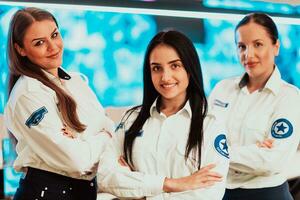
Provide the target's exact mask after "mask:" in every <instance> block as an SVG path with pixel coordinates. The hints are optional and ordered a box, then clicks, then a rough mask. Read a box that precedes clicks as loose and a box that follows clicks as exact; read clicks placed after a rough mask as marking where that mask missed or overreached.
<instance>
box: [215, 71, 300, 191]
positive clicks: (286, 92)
mask: <svg viewBox="0 0 300 200" xmlns="http://www.w3.org/2000/svg"><path fill="white" fill-rule="evenodd" d="M246 81H247V76H245V75H244V76H243V77H242V78H241V77H239V78H232V79H227V80H223V81H221V82H220V83H218V84H217V85H216V87H215V88H214V90H213V91H212V93H211V95H210V98H209V109H211V112H212V113H213V114H215V115H216V116H217V117H218V116H222V117H223V118H224V119H226V124H227V130H228V143H229V146H230V150H231V151H230V168H229V174H228V177H227V188H264V187H273V186H278V185H280V184H282V183H283V182H284V181H286V177H285V176H284V175H283V171H284V169H285V168H287V167H288V166H286V163H288V161H289V160H290V158H291V157H292V156H293V154H294V153H295V152H296V149H297V146H298V144H299V138H300V106H299V103H300V96H299V90H298V89H297V88H296V87H294V86H292V85H290V84H288V83H286V82H285V81H283V80H282V79H281V76H280V72H279V70H278V69H277V67H276V68H275V70H274V72H273V73H272V75H271V77H270V78H269V80H268V81H267V83H266V85H265V87H264V88H262V89H260V90H257V91H255V92H253V93H251V94H250V93H249V92H248V89H247V86H246ZM266 138H273V139H274V140H275V141H274V143H273V147H272V148H271V149H268V148H259V147H258V146H257V145H256V142H262V141H264V140H265V139H266Z"/></svg>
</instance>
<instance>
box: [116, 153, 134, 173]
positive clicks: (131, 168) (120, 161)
mask: <svg viewBox="0 0 300 200" xmlns="http://www.w3.org/2000/svg"><path fill="white" fill-rule="evenodd" d="M118 162H119V164H120V165H121V166H123V167H127V168H128V169H129V170H130V171H134V170H133V167H131V166H130V165H129V164H128V163H127V162H126V160H125V158H124V156H120V157H119V159H118Z"/></svg>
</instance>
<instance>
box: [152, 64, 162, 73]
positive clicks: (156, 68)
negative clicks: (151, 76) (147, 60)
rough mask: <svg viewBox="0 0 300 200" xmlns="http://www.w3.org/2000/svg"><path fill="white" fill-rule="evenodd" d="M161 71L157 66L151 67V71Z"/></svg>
mask: <svg viewBox="0 0 300 200" xmlns="http://www.w3.org/2000/svg"><path fill="white" fill-rule="evenodd" d="M160 69H161V67H160V66H159V65H156V66H153V67H152V71H154V72H157V71H159V70H160Z"/></svg>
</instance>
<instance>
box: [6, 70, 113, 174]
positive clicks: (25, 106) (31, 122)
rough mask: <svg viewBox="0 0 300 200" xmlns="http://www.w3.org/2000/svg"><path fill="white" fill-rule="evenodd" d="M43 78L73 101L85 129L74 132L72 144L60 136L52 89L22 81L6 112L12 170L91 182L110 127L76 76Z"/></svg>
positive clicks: (56, 101) (37, 82)
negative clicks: (14, 155) (11, 137)
mask: <svg viewBox="0 0 300 200" xmlns="http://www.w3.org/2000/svg"><path fill="white" fill-rule="evenodd" d="M45 73H46V75H47V76H48V77H49V78H50V80H52V81H54V82H55V83H56V84H57V85H59V86H60V87H61V88H63V89H64V90H65V91H66V92H67V93H68V94H69V95H71V96H72V98H73V99H74V100H75V102H76V103H77V114H78V116H79V120H80V122H81V123H83V124H85V125H86V126H87V128H86V130H85V131H84V132H82V133H77V138H75V139H71V138H69V137H66V136H64V135H63V133H62V130H61V129H62V128H63V120H62V116H61V113H60V112H59V110H58V107H57V103H58V100H57V96H56V94H55V92H54V90H52V89H50V88H49V87H47V86H45V85H44V84H42V83H41V82H39V81H38V80H36V79H33V78H30V77H27V76H21V77H20V78H19V80H18V81H17V83H16V84H15V86H14V88H13V90H12V92H11V95H10V97H9V100H8V102H7V105H6V108H5V113H4V117H5V124H6V127H7V128H8V129H9V131H10V132H11V133H12V134H13V135H14V136H15V137H16V139H17V140H18V143H17V146H16V151H17V154H18V156H17V158H16V160H15V163H14V168H15V169H16V170H17V171H26V167H33V168H38V169H42V170H46V171H50V172H54V173H58V174H61V175H65V176H69V177H73V178H79V179H92V178H93V177H94V176H95V174H96V170H95V169H97V166H96V165H97V163H98V161H99V158H100V155H101V153H102V152H103V150H104V147H105V145H106V144H107V143H108V141H109V140H110V139H109V136H108V134H106V133H103V132H101V130H103V129H105V130H108V131H111V130H112V127H113V123H112V121H111V120H109V119H108V118H107V117H106V116H105V113H104V110H103V107H102V106H101V105H100V103H99V102H98V100H97V98H96V96H95V94H94V93H93V92H92V91H91V89H90V88H89V87H88V85H87V83H86V82H85V81H84V80H83V79H82V77H80V75H79V74H71V75H68V74H67V73H66V72H64V71H63V70H62V69H59V76H60V77H61V78H62V80H61V81H60V80H59V79H58V78H56V77H54V76H53V75H51V74H49V73H47V72H45ZM63 79H64V80H63ZM73 132H74V130H73Z"/></svg>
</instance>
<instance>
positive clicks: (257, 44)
mask: <svg viewBox="0 0 300 200" xmlns="http://www.w3.org/2000/svg"><path fill="white" fill-rule="evenodd" d="M254 46H255V47H261V46H263V44H262V43H260V42H256V43H255V44H254Z"/></svg>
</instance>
